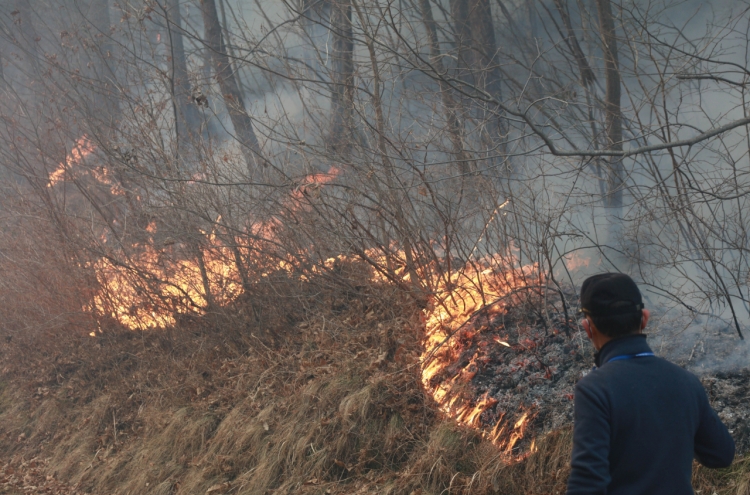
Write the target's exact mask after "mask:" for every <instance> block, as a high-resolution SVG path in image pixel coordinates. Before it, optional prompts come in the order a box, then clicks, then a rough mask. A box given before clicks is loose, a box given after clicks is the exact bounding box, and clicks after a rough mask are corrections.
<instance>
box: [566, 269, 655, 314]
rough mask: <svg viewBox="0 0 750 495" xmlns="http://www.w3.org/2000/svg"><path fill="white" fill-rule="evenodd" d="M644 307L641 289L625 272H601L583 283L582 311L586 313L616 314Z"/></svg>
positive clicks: (639, 309) (633, 311)
mask: <svg viewBox="0 0 750 495" xmlns="http://www.w3.org/2000/svg"><path fill="white" fill-rule="evenodd" d="M642 309H643V299H642V298H641V291H640V290H638V286H637V285H635V282H633V279H632V278H630V277H628V276H627V275H625V274H624V273H600V274H599V275H594V276H593V277H589V278H587V279H586V280H584V281H583V285H581V312H582V313H584V314H586V315H591V316H615V315H624V314H628V313H638V312H640V311H641V310H642Z"/></svg>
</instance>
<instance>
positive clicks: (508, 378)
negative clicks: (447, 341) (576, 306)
mask: <svg viewBox="0 0 750 495" xmlns="http://www.w3.org/2000/svg"><path fill="white" fill-rule="evenodd" d="M516 303H519V304H517V305H515V306H514V305H508V306H509V307H510V309H508V308H505V307H498V306H497V305H495V306H494V307H488V308H487V310H485V311H479V312H477V313H475V314H474V315H473V316H472V317H471V318H470V319H469V321H467V322H466V324H464V325H463V327H462V328H461V329H460V330H459V331H458V332H456V334H455V335H454V336H453V339H455V340H454V343H458V345H457V346H456V345H454V346H453V347H454V349H456V348H457V351H455V350H454V352H453V355H454V356H455V360H454V362H453V363H452V364H450V365H448V366H446V368H445V369H444V371H443V372H442V373H440V374H438V375H436V376H435V377H434V379H433V383H432V385H433V386H434V385H437V384H438V382H442V383H451V384H453V387H454V390H455V391H456V392H455V393H456V394H460V395H461V396H463V397H464V398H466V397H467V396H469V395H473V398H472V399H469V401H470V402H473V403H479V402H480V401H482V400H484V401H485V402H486V400H487V398H490V399H494V400H496V401H497V403H496V404H495V405H493V406H491V407H490V408H488V409H487V410H485V411H484V412H483V413H482V414H481V416H480V417H479V423H480V424H481V425H482V426H483V427H484V429H485V430H486V431H488V432H498V431H500V430H501V429H503V428H505V433H504V434H505V435H510V432H511V431H512V430H513V427H514V426H515V425H516V423H517V422H518V421H519V419H521V418H522V417H523V416H524V415H527V416H528V417H529V418H530V419H529V422H528V424H527V425H526V426H525V431H524V435H523V438H522V439H521V440H519V441H517V443H515V446H514V449H513V450H514V452H516V453H521V452H523V451H524V450H526V449H527V448H528V446H529V444H530V443H531V441H532V439H533V438H535V437H538V436H539V435H541V434H543V433H546V432H549V431H552V430H555V429H558V428H560V427H563V426H566V425H570V424H572V422H573V390H574V387H575V384H576V382H577V381H578V380H579V379H580V378H581V377H583V376H584V375H585V374H586V373H588V372H589V371H590V370H591V367H592V365H593V362H594V349H593V346H592V345H591V343H590V342H589V340H588V338H587V337H586V334H585V333H584V332H583V330H582V329H581V328H579V327H578V326H577V325H576V324H575V322H574V321H572V320H570V318H569V319H568V320H567V321H566V318H565V312H564V310H563V308H562V305H561V303H560V302H559V300H558V301H556V302H551V303H549V304H548V306H547V311H546V312H544V314H543V315H542V313H541V312H540V311H539V310H538V309H537V308H538V307H535V306H534V305H532V304H529V302H528V301H525V302H521V301H516ZM571 314H572V312H571V311H568V315H571ZM504 343H505V344H507V345H505V344H504ZM680 364H683V363H680ZM462 378H463V379H462ZM702 380H703V383H704V386H705V387H706V389H707V391H708V395H709V398H710V400H711V402H712V405H713V407H714V408H715V409H716V410H717V412H718V413H719V416H720V417H721V418H722V420H723V421H724V423H725V424H726V425H727V427H728V428H729V429H730V431H731V432H732V435H733V436H734V438H735V440H736V442H737V450H738V453H743V452H747V451H748V450H750V370H747V369H746V370H743V371H738V372H734V373H714V374H707V375H703V377H702ZM491 402H494V401H491ZM498 423H499V425H498Z"/></svg>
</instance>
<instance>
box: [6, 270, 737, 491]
mask: <svg viewBox="0 0 750 495" xmlns="http://www.w3.org/2000/svg"><path fill="white" fill-rule="evenodd" d="M273 300H275V301H276V303H275V304H272V303H271V301H273ZM259 307H263V309H264V311H263V312H262V315H259V312H258V311H257V309H258V308H259ZM252 308H255V310H254V311H251V309H252ZM421 329H422V321H421V311H420V309H419V308H418V307H417V306H416V305H415V304H414V302H413V301H411V300H410V299H408V298H406V297H405V296H404V295H403V293H401V292H399V291H395V290H394V289H392V288H391V287H388V286H386V285H378V284H374V283H373V284H371V285H368V286H365V287H358V288H357V289H356V290H354V291H352V290H349V289H340V288H335V287H334V288H330V289H329V290H327V291H325V292H323V293H321V292H318V291H316V292H315V293H314V294H309V295H307V296H299V297H297V298H290V299H288V300H281V301H279V298H278V297H276V298H275V299H274V298H273V297H272V295H269V299H267V300H254V301H239V302H238V303H237V305H236V306H235V307H234V308H231V311H228V312H226V313H222V314H215V315H209V316H206V317H204V318H201V319H194V320H190V321H188V320H186V321H181V322H180V323H179V325H178V326H177V328H174V329H170V330H163V331H151V332H144V333H136V332H131V331H125V330H116V329H111V330H109V331H106V332H104V333H102V334H98V335H97V336H96V337H94V338H92V337H90V336H88V335H85V334H84V335H80V334H77V333H76V331H75V329H71V331H70V333H69V334H67V335H66V336H60V335H56V336H49V335H48V336H40V335H37V336H31V335H27V336H25V337H20V336H18V335H15V336H13V337H12V338H11V337H10V336H7V337H5V338H3V339H0V342H2V344H1V350H0V352H1V354H0V359H1V360H2V361H1V364H2V369H1V370H0V371H1V372H2V382H1V383H0V432H1V433H2V434H1V435H0V448H2V459H0V461H2V464H3V468H2V471H0V486H2V488H0V493H9V494H12V493H58V494H84V493H87V494H146V493H148V494H160V495H166V494H221V493H231V494H270V493H273V494H284V493H301V494H307V493H309V494H344V493H347V494H350V493H361V494H369V493H373V494H374V493H383V494H388V493H390V494H407V495H408V494H414V495H416V494H425V495H426V494H436V495H437V494H448V493H452V494H461V493H467V494H468V493H471V494H483V493H508V494H510V493H514V494H516V493H524V494H532V493H539V494H542V493H544V494H547V493H564V489H565V482H566V479H567V473H568V460H569V455H570V429H569V427H563V428H562V429H559V430H557V431H553V432H551V433H549V434H548V435H546V436H544V437H543V438H538V439H536V442H535V445H536V452H534V453H533V454H530V455H528V456H527V457H526V458H525V459H523V460H521V461H518V462H508V457H507V456H505V455H504V454H502V453H500V452H499V451H498V449H497V448H496V447H495V446H494V445H493V444H492V443H491V442H489V441H488V440H486V439H484V438H483V437H482V435H480V434H479V433H478V432H477V431H476V430H473V429H470V428H466V427H460V426H457V425H456V424H455V423H454V422H453V421H452V420H450V419H445V418H442V417H441V415H440V414H439V413H438V411H437V407H436V405H435V404H434V403H433V401H432V399H431V398H429V397H428V396H427V395H426V394H425V393H424V391H423V388H422V385H421V381H420V373H419V371H420V370H419V354H420V352H421V349H420V339H421V338H422V334H421V331H422V330H421ZM748 472H750V465H749V463H748V461H745V460H739V461H737V462H736V464H735V466H733V468H731V469H729V470H724V471H720V472H709V471H708V470H703V469H698V470H697V471H696V481H695V483H696V488H699V489H701V490H702V492H701V493H713V492H714V491H715V492H716V493H718V494H725V493H726V494H730V493H731V494H738V495H739V494H745V495H746V494H748V493H750V491H749V490H750V489H749V488H748V486H749V484H750V474H748ZM707 490H708V491H707Z"/></svg>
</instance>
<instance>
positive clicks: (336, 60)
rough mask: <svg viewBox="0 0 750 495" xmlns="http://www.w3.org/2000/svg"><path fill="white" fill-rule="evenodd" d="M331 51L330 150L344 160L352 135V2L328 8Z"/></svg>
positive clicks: (342, 1)
mask: <svg viewBox="0 0 750 495" xmlns="http://www.w3.org/2000/svg"><path fill="white" fill-rule="evenodd" d="M331 10H332V12H331V29H332V35H333V50H332V55H331V65H332V73H333V77H332V79H333V81H332V83H333V84H332V86H333V94H332V95H331V134H330V136H329V139H328V142H329V146H330V149H331V151H333V152H334V153H335V154H336V155H338V156H340V157H341V158H343V159H346V158H347V157H348V156H349V153H350V151H351V147H352V138H353V135H354V132H353V130H354V39H353V37H352V4H351V0H334V2H333V4H332V6H331Z"/></svg>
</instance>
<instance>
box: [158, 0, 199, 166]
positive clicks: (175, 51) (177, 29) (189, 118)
mask: <svg viewBox="0 0 750 495" xmlns="http://www.w3.org/2000/svg"><path fill="white" fill-rule="evenodd" d="M165 13H166V16H165V17H166V21H167V32H168V33H169V42H170V48H171V51H172V67H171V69H172V70H171V72H172V73H171V76H172V97H173V98H174V103H175V109H176V112H175V113H176V115H175V117H176V124H175V127H176V131H177V151H178V154H179V155H184V154H185V152H186V151H187V150H189V149H190V144H191V143H192V142H194V140H196V139H197V138H198V137H199V136H200V112H199V111H198V108H196V106H195V104H193V103H191V102H190V94H191V91H190V81H189V79H188V70H187V58H186V57H185V46H184V44H183V39H182V14H181V13H180V2H179V0H167V8H166V9H165Z"/></svg>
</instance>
